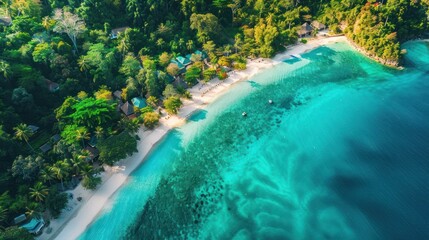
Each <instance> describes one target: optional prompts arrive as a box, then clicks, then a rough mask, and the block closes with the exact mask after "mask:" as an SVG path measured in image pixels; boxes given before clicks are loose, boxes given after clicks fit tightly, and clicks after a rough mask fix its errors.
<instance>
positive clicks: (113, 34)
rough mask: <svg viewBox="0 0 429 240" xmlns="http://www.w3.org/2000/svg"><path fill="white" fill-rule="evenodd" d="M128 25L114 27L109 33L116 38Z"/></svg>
mask: <svg viewBox="0 0 429 240" xmlns="http://www.w3.org/2000/svg"><path fill="white" fill-rule="evenodd" d="M128 28H129V27H120V28H114V29H112V32H111V34H110V37H111V38H117V37H118V35H119V34H121V33H123V32H125V30H127V29H128Z"/></svg>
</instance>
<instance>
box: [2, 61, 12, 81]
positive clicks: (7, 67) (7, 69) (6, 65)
mask: <svg viewBox="0 0 429 240" xmlns="http://www.w3.org/2000/svg"><path fill="white" fill-rule="evenodd" d="M0 72H1V73H3V77H4V78H6V80H7V79H9V75H10V73H11V70H10V65H9V63H7V62H5V61H0Z"/></svg>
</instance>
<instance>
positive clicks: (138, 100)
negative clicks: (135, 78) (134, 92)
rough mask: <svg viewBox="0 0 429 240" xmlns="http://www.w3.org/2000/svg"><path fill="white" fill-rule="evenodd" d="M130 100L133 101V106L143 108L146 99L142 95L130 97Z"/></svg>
mask: <svg viewBox="0 0 429 240" xmlns="http://www.w3.org/2000/svg"><path fill="white" fill-rule="evenodd" d="M131 102H132V103H133V105H134V106H136V107H138V108H144V107H146V106H147V104H146V99H145V98H142V97H135V98H133V99H131Z"/></svg>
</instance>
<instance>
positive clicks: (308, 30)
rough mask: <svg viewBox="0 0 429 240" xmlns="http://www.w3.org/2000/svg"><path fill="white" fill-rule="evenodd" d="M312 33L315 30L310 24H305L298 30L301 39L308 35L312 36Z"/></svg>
mask: <svg viewBox="0 0 429 240" xmlns="http://www.w3.org/2000/svg"><path fill="white" fill-rule="evenodd" d="M311 31H313V28H312V27H311V26H310V24H308V23H304V24H302V25H301V28H300V29H299V30H298V36H299V37H300V38H302V37H305V36H307V35H310V34H311Z"/></svg>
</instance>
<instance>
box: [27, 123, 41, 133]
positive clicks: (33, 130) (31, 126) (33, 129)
mask: <svg viewBox="0 0 429 240" xmlns="http://www.w3.org/2000/svg"><path fill="white" fill-rule="evenodd" d="M28 128H29V129H30V130H31V131H32V132H33V133H36V132H37V130H39V127H38V126H36V125H28Z"/></svg>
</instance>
